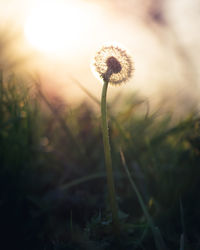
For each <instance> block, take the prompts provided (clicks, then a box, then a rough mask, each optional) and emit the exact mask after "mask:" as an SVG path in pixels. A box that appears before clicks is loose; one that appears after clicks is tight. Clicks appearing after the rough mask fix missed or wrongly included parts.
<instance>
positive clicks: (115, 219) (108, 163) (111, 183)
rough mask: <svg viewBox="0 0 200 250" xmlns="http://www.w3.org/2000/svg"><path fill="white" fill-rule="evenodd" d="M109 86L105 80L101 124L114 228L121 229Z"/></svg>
mask: <svg viewBox="0 0 200 250" xmlns="http://www.w3.org/2000/svg"><path fill="white" fill-rule="evenodd" d="M107 88H108V81H105V80H104V85H103V90H102V96H101V125H102V134H103V144H104V154H105V164H106V174H107V185H108V194H109V202H110V208H111V213H112V221H113V226H114V229H115V230H118V229H119V219H118V206H117V201H116V195H115V186H114V180H113V173H112V159H111V153H110V143H109V134H108V121H107V108H106V94H107Z"/></svg>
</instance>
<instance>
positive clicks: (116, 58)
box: [93, 46, 133, 85]
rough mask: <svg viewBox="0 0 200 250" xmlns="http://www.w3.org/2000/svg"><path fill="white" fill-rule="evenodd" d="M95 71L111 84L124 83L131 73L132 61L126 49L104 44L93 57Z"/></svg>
mask: <svg viewBox="0 0 200 250" xmlns="http://www.w3.org/2000/svg"><path fill="white" fill-rule="evenodd" d="M93 66H94V68H95V71H96V72H97V73H98V74H99V76H100V77H101V78H103V80H106V81H108V82H109V83H111V84H113V85H117V84H121V83H123V82H124V83H125V82H127V81H128V80H129V78H130V77H131V75H132V73H133V63H132V61H131V58H130V57H129V56H128V55H127V53H126V51H125V50H123V49H121V48H119V47H115V46H104V47H102V49H101V50H99V51H98V52H97V54H96V56H95V58H94V63H93Z"/></svg>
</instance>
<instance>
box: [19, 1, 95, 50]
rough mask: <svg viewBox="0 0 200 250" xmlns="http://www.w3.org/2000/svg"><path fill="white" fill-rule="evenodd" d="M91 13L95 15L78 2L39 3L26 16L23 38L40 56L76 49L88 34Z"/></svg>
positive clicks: (87, 7)
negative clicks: (45, 53) (41, 54)
mask: <svg viewBox="0 0 200 250" xmlns="http://www.w3.org/2000/svg"><path fill="white" fill-rule="evenodd" d="M91 13H94V11H93V10H91V7H89V6H88V5H83V3H81V2H80V1H75V0H74V1H72V2H70V1H68V2H67V3H66V2H64V1H59V0H57V1H56V0H55V1H40V2H38V3H37V4H36V5H35V6H34V7H33V8H32V10H31V12H30V13H29V14H28V16H27V19H26V21H25V25H24V33H25V37H26V39H27V40H28V41H29V43H30V44H31V45H32V46H33V47H34V48H36V49H38V50H40V51H42V52H47V53H59V52H61V53H62V52H63V51H64V50H65V49H68V50H71V49H75V48H76V47H78V46H80V41H81V40H82V39H84V38H85V37H86V36H87V35H88V34H89V33H90V32H91V31H90V29H91V28H92V26H91V24H92V22H91V18H92V16H91ZM93 17H94V16H93ZM94 20H95V18H94Z"/></svg>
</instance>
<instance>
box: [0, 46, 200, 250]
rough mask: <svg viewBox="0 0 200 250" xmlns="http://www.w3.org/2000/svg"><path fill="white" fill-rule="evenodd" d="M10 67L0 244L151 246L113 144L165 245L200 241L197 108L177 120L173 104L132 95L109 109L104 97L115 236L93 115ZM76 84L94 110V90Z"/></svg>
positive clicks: (4, 106)
mask: <svg viewBox="0 0 200 250" xmlns="http://www.w3.org/2000/svg"><path fill="white" fill-rule="evenodd" d="M0 54H1V50H0ZM5 65H6V64H5ZM12 72H14V70H11V69H10V67H9V69H5V67H0V230H1V234H0V237H1V242H0V244H1V245H0V248H2V249H13V248H15V249H21V250H22V249H26V250H27V249H30V250H31V249H34V250H35V249H37V250H39V249H48V250H49V249H92V250H95V249H109V250H110V249H147V250H151V249H155V248H154V243H153V238H152V235H151V233H150V232H149V230H148V221H147V220H146V219H145V217H144V215H143V212H142V210H141V207H140V204H139V202H138V199H137V197H136V195H135V194H134V193H133V192H132V187H131V186H130V184H129V182H128V178H127V176H126V174H125V173H124V170H123V167H122V164H121V158H120V152H119V148H121V149H122V151H123V153H124V155H125V156H126V163H127V166H129V171H130V175H131V177H132V179H133V181H134V183H136V185H137V187H138V190H139V192H140V194H141V196H142V198H143V200H144V203H145V206H146V207H147V209H148V213H149V214H150V215H151V217H152V218H153V220H154V222H155V224H156V225H157V226H158V227H159V229H160V231H161V233H162V236H163V239H164V241H165V243H166V245H167V247H168V248H169V249H170V250H173V249H181V250H182V249H191V250H198V249H199V248H200V240H199V236H200V235H199V233H200V230H199V223H200V221H199V220H200V212H199V211H200V201H199V199H198V197H199V180H200V168H199V166H200V157H199V156H200V137H199V135H200V120H199V114H198V112H197V110H194V112H193V113H191V114H186V115H185V117H183V118H182V119H181V120H180V121H176V122H175V121H174V120H173V119H172V115H173V113H172V112H171V114H170V112H169V113H168V114H167V115H163V114H162V112H161V111H160V112H157V111H155V112H150V110H149V106H148V103H147V101H146V100H143V99H142V98H140V97H139V96H137V95H130V96H129V97H128V96H126V97H122V99H124V102H122V105H120V106H119V107H117V108H116V109H115V107H114V105H115V104H116V99H114V100H112V101H110V103H109V116H110V121H109V123H110V125H109V127H110V137H111V149H112V158H113V166H114V172H115V179H116V188H117V195H118V201H119V207H120V218H121V222H122V224H123V233H122V235H121V237H120V238H119V239H114V238H113V236H112V233H111V218H110V214H109V213H108V212H107V206H108V204H107V200H106V199H107V191H106V183H105V178H104V173H105V169H104V157H103V145H102V137H101V129H100V113H99V112H98V111H96V110H95V109H94V108H93V107H92V105H89V104H88V103H85V102H84V103H80V104H79V105H76V106H73V107H70V106H69V105H68V104H67V102H66V101H64V100H62V99H60V98H55V99H51V98H50V97H49V96H48V95H47V94H46V93H45V92H44V91H43V90H42V85H37V84H35V82H34V81H31V80H30V79H28V80H27V78H24V77H22V76H21V75H19V74H14V73H12ZM79 85H80V86H81V84H79ZM81 89H82V90H83V91H84V92H85V93H86V94H87V96H88V98H91V99H92V100H93V101H94V103H95V105H96V107H97V108H98V106H99V102H98V100H97V99H96V98H95V97H94V96H93V95H92V93H89V91H88V90H85V89H84V88H82V87H81ZM118 98H120V97H118ZM160 109H161V108H160Z"/></svg>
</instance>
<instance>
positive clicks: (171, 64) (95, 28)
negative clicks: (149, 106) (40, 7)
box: [0, 0, 200, 103]
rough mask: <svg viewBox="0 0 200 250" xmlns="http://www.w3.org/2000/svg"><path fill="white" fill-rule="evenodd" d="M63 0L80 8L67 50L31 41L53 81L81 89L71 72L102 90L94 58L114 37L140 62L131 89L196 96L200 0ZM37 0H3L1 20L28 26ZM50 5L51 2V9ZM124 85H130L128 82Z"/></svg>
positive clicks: (71, 22) (0, 1)
mask: <svg viewBox="0 0 200 250" xmlns="http://www.w3.org/2000/svg"><path fill="white" fill-rule="evenodd" d="M39 2H40V3H41V2H42V0H40V1H39ZM49 2H50V1H49ZM57 2H58V0H57ZM61 2H63V3H65V4H67V5H69V6H72V5H74V6H72V7H73V8H72V9H71V12H73V11H74V9H75V12H74V14H73V15H72V16H70V17H69V19H68V20H67V21H66V25H65V26H64V28H63V33H65V34H67V35H68V36H67V38H66V37H65V39H66V48H65V50H63V51H62V52H61V53H59V55H56V56H55V54H51V53H49V54H48V53H46V52H45V53H44V52H43V51H41V50H38V48H34V46H33V47H31V45H30V44H29V43H28V42H27V41H26V42H27V46H30V48H31V49H33V50H34V54H35V55H37V56H36V57H37V58H40V59H39V61H37V59H35V60H36V63H35V65H40V68H42V69H44V71H45V72H46V74H48V79H51V81H52V82H54V81H53V80H52V79H53V78H56V79H58V81H59V83H60V85H59V86H60V87H61V92H63V93H64V92H66V93H69V89H72V88H75V90H77V89H76V87H74V85H72V83H71V82H70V81H69V80H68V73H70V74H71V75H72V76H73V77H75V78H77V79H78V80H79V81H81V82H82V84H83V85H84V86H85V87H86V88H90V89H92V91H94V92H95V94H96V95H99V92H100V90H101V85H100V84H99V83H98V81H97V80H96V79H95V78H94V76H93V74H92V73H91V70H90V62H91V58H92V57H93V56H94V54H95V52H96V50H97V49H99V48H100V47H101V45H102V44H104V43H106V42H112V41H114V42H117V43H119V44H122V45H123V46H125V47H126V48H128V50H129V53H130V54H131V56H132V58H133V60H134V63H135V74H134V77H133V79H131V81H130V82H129V83H128V84H127V87H126V89H131V90H133V91H138V92H139V93H141V94H144V95H147V96H149V97H150V98H152V99H153V98H155V97H156V96H157V95H158V93H162V95H166V98H167V96H168V95H169V96H170V93H172V92H173V94H174V95H175V96H176V95H177V96H178V95H180V98H183V100H182V102H185V103H186V101H185V100H186V99H187V98H188V99H189V100H190V102H191V99H195V98H196V95H197V94H196V93H197V90H199V86H198V84H199V79H200V70H199V56H198V55H199V54H200V35H199V26H200V15H199V14H200V0H193V1H191V0H176V1H174V0H165V1H164V0H163V1H162V0H161V1H159V0H144V1H142V0H109V1H108V0H96V1H93V0H92V1H91V0H87V1H86V0H85V1H83V0H74V1H70V0H65V1H64V0H63V1H61ZM36 4H37V1H36V0H0V19H1V23H3V22H4V20H11V19H12V20H13V21H14V23H15V24H19V26H21V29H22V30H23V26H24V24H25V23H26V20H27V18H28V17H29V16H30V15H32V12H33V9H34V8H35V7H36V9H37V5H36ZM48 8H49V7H48V4H47V5H46V10H47V11H46V12H45V13H48ZM70 8H71V7H70ZM45 13H44V18H45V15H46V14H45ZM53 18H55V20H56V17H53ZM70 18H71V19H70ZM42 22H43V21H42V20H41V25H42ZM51 25H53V24H51ZM52 32H53V31H52ZM42 35H43V34H42ZM42 35H41V36H42ZM35 37H37V35H36V36H35ZM63 39H64V38H63ZM67 82H68V84H67ZM52 84H54V83H52ZM66 86H67V87H66ZM122 89H123V91H125V90H124V89H125V86H124V87H123V88H122ZM118 91H120V90H119V88H115V89H114V88H112V92H118ZM76 94H77V96H78V95H79V94H78V92H76ZM170 98H172V96H170ZM188 103H189V102H188Z"/></svg>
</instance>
